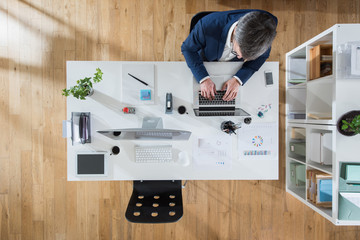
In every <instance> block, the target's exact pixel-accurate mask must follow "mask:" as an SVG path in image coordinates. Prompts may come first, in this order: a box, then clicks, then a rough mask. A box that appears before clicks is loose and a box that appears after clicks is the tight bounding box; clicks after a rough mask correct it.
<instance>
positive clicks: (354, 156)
mask: <svg viewBox="0 0 360 240" xmlns="http://www.w3.org/2000/svg"><path fill="white" fill-rule="evenodd" d="M356 41H358V42H360V24H336V25H334V26H333V27H331V28H329V29H327V30H326V31H324V32H322V33H320V34H319V35H317V36H315V37H314V38H312V39H310V40H308V41H307V42H305V43H303V44H301V45H300V46H298V47H296V48H295V49H293V50H291V51H290V52H288V53H287V54H286V189H287V192H289V193H290V194H292V195H293V196H294V197H296V198H297V199H298V200H299V201H301V202H303V203H304V204H305V205H307V206H308V207H310V208H312V209H313V210H314V211H316V212H318V213H319V214H321V215H322V216H323V217H325V218H326V219H328V220H329V221H331V222H332V223H333V224H335V225H360V217H359V218H358V219H352V220H348V219H344V217H343V216H344V214H343V212H346V211H344V210H347V209H345V207H344V206H347V205H344V204H343V199H340V198H342V197H341V196H340V193H341V192H343V191H348V189H345V190H344V188H345V187H344V186H345V184H344V180H343V178H342V174H343V173H342V171H343V170H341V169H342V168H343V167H344V166H345V165H346V163H359V164H360V157H359V156H360V134H358V135H356V136H353V137H346V136H343V135H341V134H340V133H339V132H338V131H337V128H336V123H337V121H338V119H339V118H340V117H341V116H342V115H343V114H345V113H346V112H348V111H351V110H359V109H360V104H359V103H360V94H358V91H359V89H360V76H356V75H351V74H350V72H351V71H350V70H349V65H350V64H349V58H350V56H349V54H350V53H349V52H346V51H345V50H346V49H347V48H346V46H348V45H346V44H352V43H353V42H356ZM344 49H345V50H344ZM316 51H317V52H316ZM314 53H320V57H318V56H319V54H314ZM314 56H316V57H318V58H315V57H314ZM319 66H320V67H319ZM319 70H320V71H319ZM294 133H296V134H295V135H294ZM294 136H296V137H295V139H294ZM318 136H320V138H321V139H323V136H326V144H327V146H326V148H325V147H324V146H323V145H319V146H321V147H317V146H318V144H319V142H318V140H317V139H318ZM321 141H323V140H321ZM324 142H325V141H324ZM304 144H305V145H304ZM294 146H295V147H297V148H298V149H301V151H300V152H299V151H298V152H296V151H294ZM304 146H305V149H303V147H304ZM317 149H319V150H318V151H319V152H316V150H317ZM320 149H322V150H321V151H320ZM324 149H325V150H324ZM320 153H321V154H322V155H321V156H322V158H321V160H323V158H325V156H326V164H325V163H324V162H321V161H320V162H319V154H320ZM344 164H345V165H344ZM294 166H296V167H299V169H304V171H305V174H306V171H308V170H314V171H315V170H318V171H320V172H321V173H324V174H329V175H331V178H332V204H331V208H325V207H321V206H319V205H316V204H314V203H313V202H311V201H309V200H308V196H307V195H308V193H307V187H308V183H309V180H308V179H306V183H305V185H299V184H298V182H294V178H293V177H292V176H293V174H294ZM300 172H301V171H300ZM346 186H347V185H346ZM350 190H353V191H355V192H360V185H359V187H358V188H356V187H354V188H353V189H350ZM340 202H341V204H340ZM339 204H340V205H339ZM339 206H340V208H341V209H339ZM339 211H340V213H341V214H340V213H339ZM339 216H340V217H339Z"/></svg>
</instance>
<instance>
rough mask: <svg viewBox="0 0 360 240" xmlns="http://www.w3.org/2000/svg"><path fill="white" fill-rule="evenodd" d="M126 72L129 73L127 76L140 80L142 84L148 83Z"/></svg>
mask: <svg viewBox="0 0 360 240" xmlns="http://www.w3.org/2000/svg"><path fill="white" fill-rule="evenodd" d="M128 74H129V76H130V77H133V78H135V79H136V80H138V81H139V82H141V83H142V84H144V85H145V86H148V85H149V84H147V83H146V82H144V81H142V80H140V79H138V78H137V77H135V76H133V75H131V74H130V73H128Z"/></svg>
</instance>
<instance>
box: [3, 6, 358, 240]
mask: <svg viewBox="0 0 360 240" xmlns="http://www.w3.org/2000/svg"><path fill="white" fill-rule="evenodd" d="M241 8H260V9H265V10H268V11H270V12H272V13H273V14H274V15H275V16H277V17H278V20H279V26H278V29H277V32H278V33H277V37H276V39H275V42H274V44H273V48H272V52H271V57H270V59H269V60H272V61H279V62H280V126H281V128H280V169H279V172H280V177H279V180H278V181H190V182H189V183H188V184H187V187H186V189H184V191H183V194H184V204H185V206H184V216H183V218H182V219H181V220H180V221H179V222H178V223H173V224H166V225H164V224H160V225H141V224H131V223H129V222H127V221H126V219H125V217H124V212H125V209H126V206H127V203H128V200H129V197H130V195H131V191H132V183H131V182H79V183H78V182H67V181H66V145H65V140H64V139H63V138H62V137H61V135H62V131H61V127H62V126H61V124H62V120H64V119H65V118H66V114H65V113H66V105H65V102H66V99H65V98H64V97H63V96H61V89H62V88H64V87H65V83H66V79H65V73H66V69H65V62H66V61H67V60H111V61H122V60H127V61H132V60H134V61H135V60H136V61H184V58H183V56H182V54H181V51H180V46H181V43H182V41H183V40H184V39H185V38H186V36H187V34H188V31H189V22H190V19H191V17H192V16H193V15H194V14H195V13H196V12H199V11H203V10H216V11H220V10H229V9H241ZM359 12H360V1H359V0H357V1H348V0H327V1H321V0H307V1H306V0H298V1H296V0H273V1H270V0H262V1H261V0H239V1H230V0H0V239H1V240H5V239H36V240H41V239H75V240H80V239H154V240H158V239H196V240H198V239H242V240H243V239H245V240H247V239H286V240H289V239H304V240H312V239H324V240H329V239H334V240H335V239H336V240H337V239H338V240H340V239H346V240H351V239H360V229H359V227H335V226H333V225H332V224H331V223H330V222H328V221H327V220H325V219H324V218H323V217H321V216H320V215H318V214H317V213H315V212H314V211H312V210H310V208H308V207H305V206H304V205H303V204H301V203H300V202H299V201H298V200H296V199H295V198H293V197H292V196H290V195H289V194H287V193H286V191H285V157H284V156H285V149H284V125H285V118H284V111H285V104H284V100H285V91H284V86H285V84H284V81H285V73H284V68H285V53H286V52H287V51H289V50H291V49H292V48H294V47H296V46H297V45H299V44H301V43H303V42H304V41H306V40H308V39H310V38H311V37H313V36H315V35H316V34H318V33H320V32H321V31H323V30H325V29H327V28H329V27H331V26H332V25H333V24H335V23H348V22H357V23H359V22H360V14H359Z"/></svg>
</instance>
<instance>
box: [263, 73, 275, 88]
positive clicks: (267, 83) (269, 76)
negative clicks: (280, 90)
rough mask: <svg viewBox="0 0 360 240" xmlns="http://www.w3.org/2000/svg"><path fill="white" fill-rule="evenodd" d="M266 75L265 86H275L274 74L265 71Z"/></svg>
mask: <svg viewBox="0 0 360 240" xmlns="http://www.w3.org/2000/svg"><path fill="white" fill-rule="evenodd" d="M264 74H265V86H266V87H271V86H272V85H274V81H273V74H272V72H271V71H270V70H265V71H264Z"/></svg>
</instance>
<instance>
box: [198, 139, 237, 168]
mask: <svg viewBox="0 0 360 240" xmlns="http://www.w3.org/2000/svg"><path fill="white" fill-rule="evenodd" d="M231 139H232V138H231V136H227V135H225V134H224V136H219V135H216V136H213V137H209V138H198V139H196V140H195V147H194V152H193V160H194V164H195V166H197V167H201V168H204V169H209V168H213V169H229V168H231V163H232V140H231Z"/></svg>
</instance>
